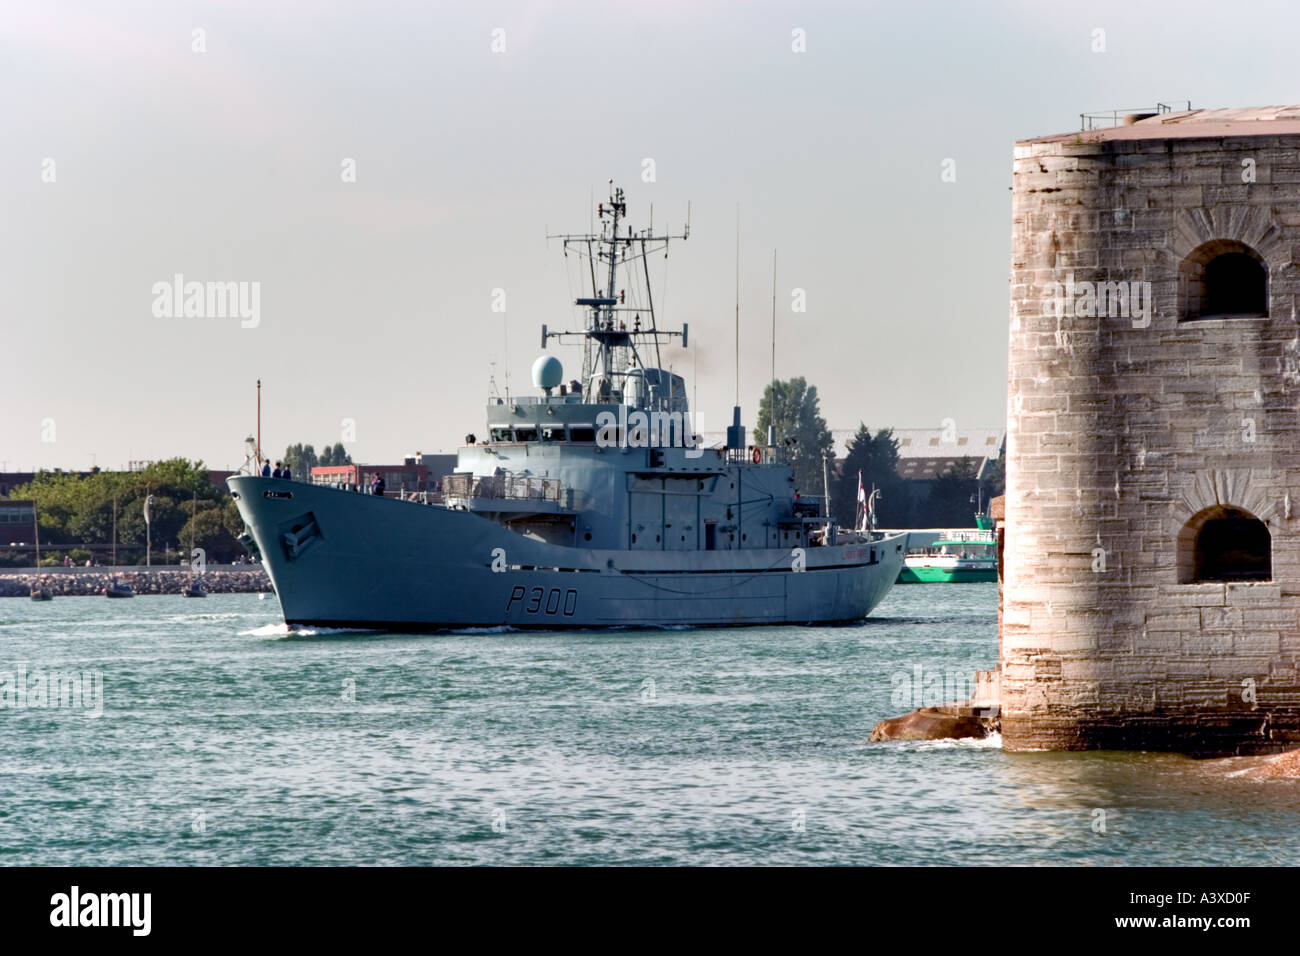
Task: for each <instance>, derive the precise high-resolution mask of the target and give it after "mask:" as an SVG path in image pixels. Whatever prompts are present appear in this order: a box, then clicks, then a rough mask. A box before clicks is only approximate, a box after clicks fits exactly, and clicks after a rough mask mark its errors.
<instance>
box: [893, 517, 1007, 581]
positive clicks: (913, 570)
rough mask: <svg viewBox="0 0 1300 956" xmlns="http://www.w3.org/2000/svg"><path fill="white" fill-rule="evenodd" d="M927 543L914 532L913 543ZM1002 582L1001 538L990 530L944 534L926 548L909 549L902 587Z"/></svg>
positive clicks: (964, 530) (936, 537)
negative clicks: (1000, 564)
mask: <svg viewBox="0 0 1300 956" xmlns="http://www.w3.org/2000/svg"><path fill="white" fill-rule="evenodd" d="M918 539H919V540H920V541H923V542H924V541H925V538H924V533H917V532H912V541H913V542H916V541H917V540H918ZM997 579H998V539H997V536H996V535H995V534H994V532H993V531H992V530H991V529H989V528H961V529H952V530H946V531H940V532H938V534H937V535H936V536H935V537H934V538H933V539H932V540H930V541H928V542H925V543H924V546H922V547H914V548H909V549H908V552H907V557H906V558H905V559H904V561H903V567H902V569H901V570H900V571H899V573H898V583H899V584H971V583H976V582H980V581H996V580H997Z"/></svg>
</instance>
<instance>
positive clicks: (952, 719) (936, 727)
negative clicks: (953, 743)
mask: <svg viewBox="0 0 1300 956" xmlns="http://www.w3.org/2000/svg"><path fill="white" fill-rule="evenodd" d="M996 730H997V723H996V719H995V718H991V717H990V716H989V715H988V711H987V709H985V708H982V707H970V706H967V705H962V704H945V705H944V706H942V707H922V708H921V709H919V710H914V711H912V713H910V714H905V715H904V716H902V717H895V718H893V719H892V720H882V721H880V722H879V723H878V724H876V726H875V729H874V730H872V731H871V737H870V740H869V742H871V743H875V742H877V741H880V740H945V739H948V738H954V737H956V738H960V737H987V736H988V735H989V734H990V733H993V732H995V731H996Z"/></svg>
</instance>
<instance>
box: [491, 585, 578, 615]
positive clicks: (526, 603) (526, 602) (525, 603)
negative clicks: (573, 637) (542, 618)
mask: <svg viewBox="0 0 1300 956" xmlns="http://www.w3.org/2000/svg"><path fill="white" fill-rule="evenodd" d="M515 602H519V603H520V604H521V605H522V610H523V612H524V613H525V614H550V615H557V614H559V615H563V616H564V617H573V615H574V612H575V611H577V610H578V591H577V588H568V589H561V588H551V589H550V590H549V591H548V590H547V589H546V588H539V587H534V588H526V587H524V586H523V585H522V584H516V585H515V586H514V588H512V589H511V591H510V600H509V601H507V602H506V613H507V614H509V613H510V611H511V609H512V608H513V607H514V606H515Z"/></svg>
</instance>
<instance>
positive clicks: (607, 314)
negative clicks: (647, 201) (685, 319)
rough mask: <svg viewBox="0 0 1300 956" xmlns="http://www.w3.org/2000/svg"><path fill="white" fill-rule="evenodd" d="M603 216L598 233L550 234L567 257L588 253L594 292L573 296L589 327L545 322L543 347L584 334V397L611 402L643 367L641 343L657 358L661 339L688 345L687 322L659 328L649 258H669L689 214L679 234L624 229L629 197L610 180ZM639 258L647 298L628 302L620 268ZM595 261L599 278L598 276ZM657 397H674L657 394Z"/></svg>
mask: <svg viewBox="0 0 1300 956" xmlns="http://www.w3.org/2000/svg"><path fill="white" fill-rule="evenodd" d="M597 214H598V216H599V218H600V232H598V233H595V232H592V233H578V234H561V235H551V236H547V238H548V239H560V240H562V241H563V242H564V252H565V255H566V256H567V255H568V253H569V250H570V249H574V250H576V251H577V253H578V255H580V256H582V257H584V258H586V259H587V260H588V262H589V265H590V273H591V284H592V294H591V295H590V296H583V297H581V298H578V299H577V300H576V301H575V304H576V305H579V306H583V307H584V308H586V309H587V310H588V311H587V315H586V327H585V328H584V330H583V331H581V332H552V331H548V329H547V327H546V326H542V347H543V348H545V347H546V343H547V341H548V340H549V339H552V338H555V339H560V338H563V337H564V336H573V335H580V336H582V337H583V362H582V375H583V379H584V381H583V382H582V385H583V388H584V390H585V397H586V400H587V401H589V402H604V403H607V402H613V401H616V400H619V399H620V398H621V396H622V392H623V385H624V383H625V381H626V378H627V376H628V374H629V370H630V369H632V368H637V367H642V368H643V367H644V365H645V363H644V362H643V360H642V355H641V352H640V350H639V347H645V348H653V349H654V353H655V355H654V360H655V362H656V363H657V362H658V361H659V357H658V351H659V346H660V345H661V344H667V343H668V342H671V340H672V338H673V337H674V336H677V337H680V338H681V340H682V341H681V345H682V347H683V348H685V347H686V346H687V344H688V339H687V333H688V327H687V326H686V325H683V326H682V328H681V331H667V330H662V331H661V330H660V329H659V328H658V327H657V325H656V321H655V311H654V297H653V294H652V293H651V290H650V269H649V262H648V258H649V256H650V254H651V253H655V252H659V251H663V252H664V255H665V257H667V249H668V243H669V242H670V241H671V240H673V239H682V240H685V239H687V238H688V237H689V236H690V221H689V217H688V220H687V223H686V226H685V228H684V229H683V230H682V232H681V234H680V235H670V234H663V235H656V234H655V233H654V230H653V228H647V229H643V230H641V231H640V232H634V231H633V229H632V227H631V226H626V229H625V231H621V227H623V225H624V221H625V220H626V219H627V201H626V199H625V198H624V194H623V190H622V189H621V188H619V187H616V186H615V185H614V183H613V180H611V181H610V195H609V199H608V200H606V201H605V202H602V203H601V204H600V205H599V206H598V207H597ZM638 259H640V260H642V261H643V262H644V263H645V265H644V269H645V273H644V274H645V285H646V289H645V294H646V301H645V302H637V301H636V296H635V292H633V294H632V301H631V302H629V301H628V298H629V296H628V293H627V290H626V289H620V288H619V287H618V269H619V266H620V265H622V266H624V267H625V268H626V269H628V270H631V269H632V267H633V266H634V264H635V263H636V261H637V260H638ZM597 265H599V266H600V267H601V269H600V279H598V278H597ZM628 313H632V319H631V322H632V327H631V328H630V329H629V328H628V318H627V314H628ZM650 387H651V390H652V392H653V391H655V390H657V389H659V388H660V387H661V385H660V383H658V382H653V383H650ZM655 397H656V398H657V399H659V400H665V401H666V400H667V399H668V398H669V397H670V396H667V395H656V396H655Z"/></svg>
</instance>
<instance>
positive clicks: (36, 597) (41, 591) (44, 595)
mask: <svg viewBox="0 0 1300 956" xmlns="http://www.w3.org/2000/svg"><path fill="white" fill-rule="evenodd" d="M32 600H33V601H53V600H54V592H53V591H51V590H50V589H49V588H47V587H44V586H37V587H34V588H32Z"/></svg>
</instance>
